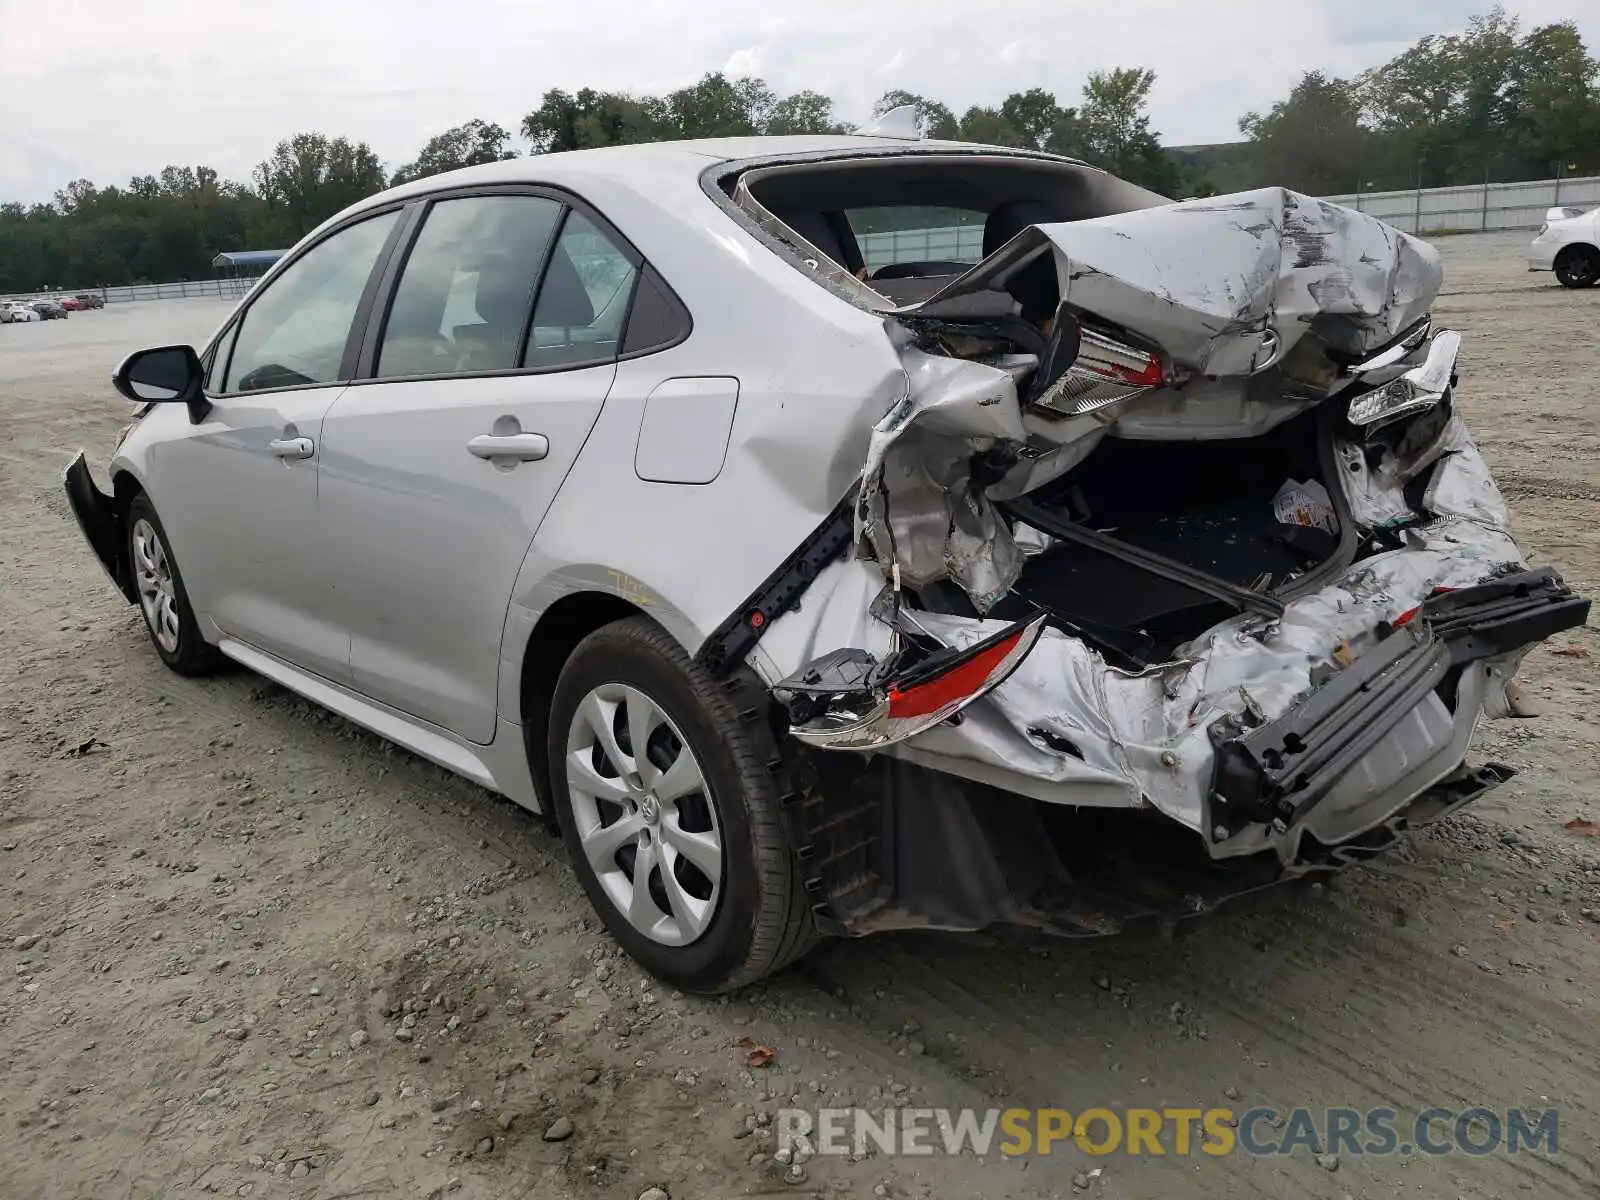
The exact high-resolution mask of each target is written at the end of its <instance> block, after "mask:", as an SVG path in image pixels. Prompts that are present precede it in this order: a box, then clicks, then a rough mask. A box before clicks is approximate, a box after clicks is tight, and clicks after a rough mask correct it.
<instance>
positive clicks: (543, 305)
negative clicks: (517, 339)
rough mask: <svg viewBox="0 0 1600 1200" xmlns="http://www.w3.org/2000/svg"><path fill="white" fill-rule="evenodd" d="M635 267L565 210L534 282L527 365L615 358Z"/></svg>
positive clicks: (588, 225)
mask: <svg viewBox="0 0 1600 1200" xmlns="http://www.w3.org/2000/svg"><path fill="white" fill-rule="evenodd" d="M638 276H639V270H638V268H637V267H636V266H634V264H633V260H632V259H630V258H629V257H628V255H626V254H625V253H623V251H622V250H621V248H620V247H618V246H617V244H616V243H615V242H613V241H612V240H611V239H610V238H609V237H608V236H606V235H605V234H604V233H602V232H601V231H600V229H599V227H597V226H596V225H595V223H594V222H593V221H591V220H589V218H588V217H585V216H584V215H583V214H582V213H580V212H578V211H577V210H575V209H574V210H573V211H571V212H570V213H568V214H567V219H566V222H565V223H564V224H563V225H562V227H561V237H560V239H559V240H558V241H557V242H556V245H555V249H554V250H553V251H552V252H551V254H550V263H549V266H548V267H547V268H546V269H545V274H544V279H543V280H542V281H541V282H540V285H539V300H538V303H537V304H536V305H535V306H534V310H533V328H532V330H531V331H530V333H529V335H528V352H527V354H526V356H525V357H524V359H523V365H524V366H528V367H572V366H583V365H587V364H589V363H602V362H610V361H611V360H612V359H614V358H616V357H617V352H618V350H619V342H620V341H621V338H622V326H623V322H624V321H626V320H627V318H628V305H629V303H630V302H631V301H632V299H633V286H634V282H635V280H636V279H637V278H638Z"/></svg>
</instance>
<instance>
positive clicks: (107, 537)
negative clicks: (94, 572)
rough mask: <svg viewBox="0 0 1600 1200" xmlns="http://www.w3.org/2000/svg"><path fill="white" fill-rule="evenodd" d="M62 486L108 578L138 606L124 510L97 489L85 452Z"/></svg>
mask: <svg viewBox="0 0 1600 1200" xmlns="http://www.w3.org/2000/svg"><path fill="white" fill-rule="evenodd" d="M61 486H62V487H63V488H64V489H65V491H66V493H67V503H68V504H70V505H71V506H72V515H73V516H74V517H76V518H77V521H78V528H79V529H80V530H82V531H83V537H84V540H85V541H87V542H88V543H89V548H90V549H91V550H93V551H94V556H95V557H96V558H97V559H99V560H100V565H101V567H103V568H104V569H105V573H106V577H107V578H109V579H110V580H111V582H112V584H113V586H115V587H116V589H117V591H119V592H121V593H122V595H123V597H124V599H126V600H127V601H128V603H130V604H132V603H134V602H135V601H136V600H137V599H138V596H137V594H136V593H135V591H134V586H133V573H132V572H131V571H130V570H129V569H128V560H127V550H126V546H127V544H128V542H127V537H126V536H125V534H124V530H123V524H124V519H123V512H122V508H121V506H120V505H119V504H118V503H117V501H116V499H115V497H112V496H108V495H106V494H105V493H104V492H102V491H101V490H100V489H99V488H98V487H97V486H96V485H95V482H94V477H93V476H92V475H90V474H89V464H88V462H87V461H86V460H85V458H84V454H83V451H82V450H80V451H78V453H77V455H76V456H74V457H73V459H72V461H71V462H70V463H68V464H67V467H66V470H64V471H63V472H62V473H61Z"/></svg>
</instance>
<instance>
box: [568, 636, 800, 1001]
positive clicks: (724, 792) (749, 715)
mask: <svg viewBox="0 0 1600 1200" xmlns="http://www.w3.org/2000/svg"><path fill="white" fill-rule="evenodd" d="M746 691H748V692H749V693H750V694H749V695H745V694H742V693H744V692H746ZM759 701H760V685H759V684H758V683H757V682H756V681H755V680H754V679H753V678H751V677H741V678H740V679H738V680H735V681H734V682H732V683H719V682H718V681H716V680H713V679H712V678H711V677H710V676H709V675H707V674H706V672H704V671H703V670H701V669H700V667H699V666H698V665H696V664H695V663H694V662H693V661H692V660H691V659H690V658H689V656H688V655H687V654H686V653H684V651H683V648H682V647H681V646H679V645H678V644H677V642H676V641H674V640H673V639H672V637H671V636H670V635H668V634H667V633H666V631H664V630H663V629H661V628H660V627H659V626H658V625H656V624H655V623H654V622H652V621H650V620H649V619H648V618H645V617H634V618H630V619H628V620H625V621H619V622H617V623H616V624H613V625H608V626H606V627H604V628H603V629H600V630H598V631H596V632H595V633H592V634H590V635H589V637H587V638H585V639H584V641H583V642H582V643H580V644H579V646H578V648H577V649H576V650H575V651H573V653H572V657H571V658H570V659H568V660H567V663H566V666H565V667H564V668H563V669H562V672H561V678H560V680H559V681H558V682H557V684H556V689H555V695H554V697H553V698H552V702H551V711H550V727H549V735H548V750H549V763H550V783H551V790H552V792H553V793H554V803H555V810H556V817H557V819H558V820H559V822H560V824H561V834H562V838H563V840H564V841H565V843H566V846H567V851H568V853H569V854H570V855H571V857H572V863H573V869H574V870H575V871H576V872H577V875H578V879H579V881H580V882H581V883H582V884H583V889H584V891H585V892H586V893H587V894H588V896H589V901H590V903H591V904H593V905H594V907H595V910H596V911H597V912H598V913H599V915H600V918H601V920H602V921H604V922H605V925H606V928H607V929H608V930H610V932H611V935H612V936H613V937H614V938H616V940H617V941H618V942H619V943H620V944H621V945H622V947H623V949H625V950H626V951H627V952H628V953H629V954H630V955H631V956H632V957H633V958H634V959H635V960H636V961H637V962H638V963H639V964H640V965H641V966H643V967H644V968H645V969H646V970H647V971H649V972H650V973H651V974H652V975H655V976H656V977H657V978H659V979H661V980H663V981H665V982H666V983H669V984H671V985H673V986H675V987H679V988H682V989H684V990H686V991H693V992H720V991H730V990H733V989H735V988H738V987H742V986H744V985H745V984H748V983H752V982H754V981H755V980H757V979H760V978H762V977H763V976H765V975H769V974H771V973H772V972H774V971H777V970H778V969H780V968H781V967H783V966H785V965H787V964H788V963H790V962H792V961H794V960H795V959H797V958H799V957H800V956H801V955H802V954H804V953H805V952H806V951H807V950H809V949H810V948H811V947H812V945H814V944H815V942H816V939H817V934H816V929H815V925H814V923H813V922H812V919H811V909H810V906H809V903H808V900H807V896H806V891H805V887H804V885H803V884H802V882H801V879H800V875H799V871H798V869H797V865H796V863H795V859H794V855H793V853H792V852H791V850H790V849H789V846H788V842H787V839H786V838H785V837H784V834H783V830H782V818H781V815H780V811H779V809H780V805H781V798H782V796H783V794H784V786H783V785H784V781H785V779H786V777H787V772H786V770H785V769H784V766H783V760H782V757H781V756H780V754H779V752H778V747H777V743H776V740H775V737H774V735H773V733H772V730H771V728H770V727H769V726H768V724H767V723H766V719H765V705H764V704H762V703H760V702H759Z"/></svg>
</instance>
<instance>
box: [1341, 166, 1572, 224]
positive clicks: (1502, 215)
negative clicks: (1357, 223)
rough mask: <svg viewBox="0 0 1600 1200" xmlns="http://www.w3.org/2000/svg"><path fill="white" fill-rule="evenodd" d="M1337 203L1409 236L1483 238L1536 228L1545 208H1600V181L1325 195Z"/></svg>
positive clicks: (1503, 184) (1479, 184)
mask: <svg viewBox="0 0 1600 1200" xmlns="http://www.w3.org/2000/svg"><path fill="white" fill-rule="evenodd" d="M1327 199H1329V200H1332V201H1333V202H1334V203H1335V204H1344V205H1348V206H1349V207H1350V208H1358V209H1360V210H1361V211H1362V212H1367V213H1371V214H1372V215H1373V216H1375V217H1377V218H1378V219H1379V220H1380V221H1387V222H1388V223H1389V224H1390V225H1393V226H1395V227H1396V228H1399V229H1403V230H1405V231H1406V232H1407V233H1446V232H1448V233H1481V232H1486V231H1488V230H1491V229H1537V228H1538V227H1539V226H1540V225H1541V224H1543V223H1544V213H1545V209H1547V208H1555V207H1556V206H1557V205H1573V206H1575V207H1578V208H1594V207H1596V206H1597V205H1600V176H1593V175H1589V176H1578V177H1574V178H1571V179H1532V180H1528V181H1527V182H1525V183H1476V184H1470V185H1468V186H1466V187H1447V188H1423V189H1420V190H1419V189H1416V188H1413V189H1411V190H1410V191H1402V192H1366V193H1355V194H1353V195H1348V196H1328V197H1327Z"/></svg>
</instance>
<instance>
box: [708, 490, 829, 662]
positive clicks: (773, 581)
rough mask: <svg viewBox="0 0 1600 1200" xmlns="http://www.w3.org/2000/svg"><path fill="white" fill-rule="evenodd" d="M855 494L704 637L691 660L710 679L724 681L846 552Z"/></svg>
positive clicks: (825, 519)
mask: <svg viewBox="0 0 1600 1200" xmlns="http://www.w3.org/2000/svg"><path fill="white" fill-rule="evenodd" d="M856 493H857V488H856V487H852V488H851V489H850V492H849V494H848V495H846V496H845V498H844V499H843V500H841V501H839V503H838V505H837V506H836V507H835V508H834V510H833V511H832V512H831V513H829V514H828V516H827V517H826V518H824V520H823V522H822V524H820V525H818V526H817V527H816V529H814V530H812V531H811V534H810V536H809V537H807V538H806V540H805V541H803V542H801V543H800V545H799V546H798V547H797V548H796V549H795V551H794V553H793V554H791V555H789V557H788V558H786V559H784V560H783V562H781V563H779V564H778V567H777V569H776V570H775V571H773V572H772V574H770V575H768V576H767V578H766V579H764V580H763V581H762V583H761V586H760V587H758V588H756V590H755V591H753V592H751V593H750V597H749V598H748V599H747V600H746V601H745V602H744V603H743V604H742V605H740V606H739V608H738V609H736V610H735V611H734V612H733V614H732V615H730V616H729V617H728V619H727V620H725V621H724V622H723V623H722V624H721V625H719V626H718V627H717V628H716V629H715V630H714V631H713V632H712V634H711V636H710V637H708V638H706V640H705V642H704V643H703V644H702V645H701V647H700V649H699V650H698V651H697V652H696V654H695V660H696V661H697V662H698V663H699V664H700V665H701V666H702V667H704V668H705V669H706V670H707V671H709V672H710V673H711V676H712V678H713V679H721V678H723V677H725V676H726V675H728V673H729V672H731V671H732V670H733V669H734V668H735V667H737V666H738V665H739V664H740V663H742V662H744V660H745V657H746V656H747V655H748V654H749V653H750V651H751V650H752V649H754V648H755V644H756V643H757V642H759V641H760V640H761V638H762V635H763V634H765V633H766V632H767V630H768V629H769V628H770V627H771V625H772V623H773V622H774V621H776V620H777V619H778V618H779V617H781V616H783V614H784V613H786V612H788V611H789V610H790V609H791V608H793V607H794V606H795V604H796V603H797V602H798V601H799V599H800V597H801V596H802V595H803V594H804V593H805V590H806V589H807V588H808V587H810V586H811V581H812V580H813V579H815V578H816V577H817V575H818V574H819V573H821V571H822V569H823V568H824V567H826V566H827V565H828V564H829V563H831V562H832V561H833V560H834V559H836V558H838V557H839V556H840V555H841V554H843V553H844V552H845V550H846V549H848V548H849V546H850V543H851V541H852V540H854V538H855V500H856Z"/></svg>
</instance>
